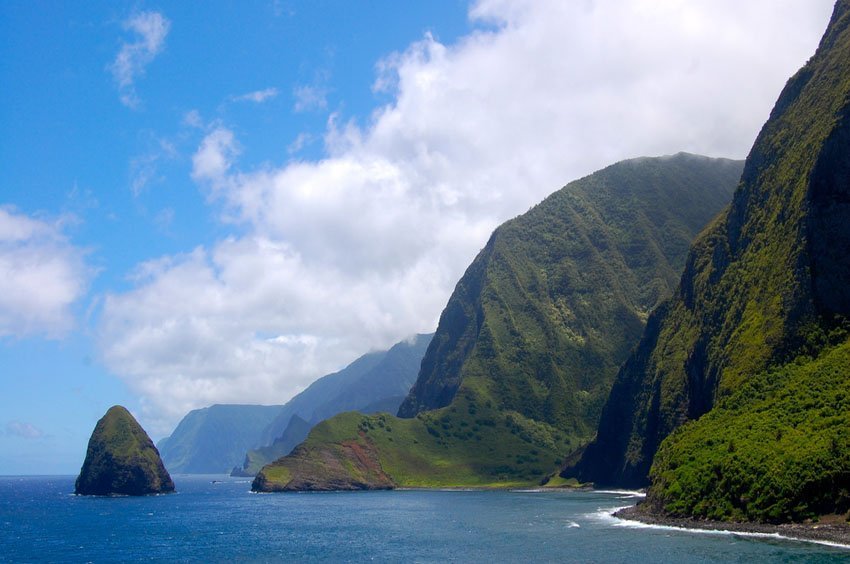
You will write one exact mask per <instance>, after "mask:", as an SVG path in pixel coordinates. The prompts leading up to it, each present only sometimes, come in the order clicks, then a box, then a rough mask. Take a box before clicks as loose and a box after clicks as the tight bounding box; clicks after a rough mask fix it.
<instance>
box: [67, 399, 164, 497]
mask: <svg viewBox="0 0 850 564" xmlns="http://www.w3.org/2000/svg"><path fill="white" fill-rule="evenodd" d="M173 491H174V483H173V482H172V481H171V476H169V475H168V471H167V470H166V469H165V466H164V465H163V464H162V460H161V459H160V457H159V452H158V451H157V450H156V447H155V446H153V442H151V439H150V437H148V434H147V433H145V430H144V429H142V427H141V426H140V425H139V423H138V422H137V421H136V419H135V418H134V417H133V416H132V415H130V412H129V411H127V410H126V409H125V408H124V407H122V406H120V405H116V406H113V407H111V408H109V411H107V412H106V415H104V416H103V417H102V418H101V419H100V420H99V421H98V422H97V425H96V426H95V428H94V431H93V432H92V435H91V438H90V439H89V446H88V450H87V451H86V459H85V462H83V467H82V469H81V470H80V475H79V477H78V478H77V482H76V485H75V487H74V493H76V494H79V495H146V494H154V493H168V492H173Z"/></svg>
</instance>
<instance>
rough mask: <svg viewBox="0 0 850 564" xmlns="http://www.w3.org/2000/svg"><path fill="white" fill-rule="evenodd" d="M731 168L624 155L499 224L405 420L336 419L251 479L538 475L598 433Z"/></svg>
mask: <svg viewBox="0 0 850 564" xmlns="http://www.w3.org/2000/svg"><path fill="white" fill-rule="evenodd" d="M740 172H741V163H740V162H736V161H730V160H725V159H709V158H706V157H699V156H695V155H688V154H683V153H682V154H678V155H675V156H671V157H662V158H642V159H634V160H630V161H624V162H621V163H618V164H615V165H612V166H610V167H608V168H606V169H604V170H602V171H599V172H597V173H594V174H593V175H590V176H588V177H585V178H583V179H581V180H578V181H575V182H572V183H570V184H569V185H567V186H566V187H564V188H563V189H561V190H559V191H558V192H556V193H554V194H553V195H551V196H550V197H548V198H547V199H546V200H544V201H543V202H542V203H540V204H538V205H537V206H535V207H534V208H532V209H531V210H530V211H529V212H527V213H526V214H524V215H522V216H520V217H518V218H516V219H513V220H511V221H508V222H507V223H505V224H504V225H502V226H500V227H499V228H498V229H497V230H496V231H495V232H494V233H493V235H492V237H491V238H490V240H489V241H488V243H487V245H486V246H485V248H484V249H483V250H482V251H481V252H480V253H479V255H478V257H476V259H475V260H474V261H473V263H472V264H471V265H470V267H469V268H468V269H467V271H466V273H465V274H464V276H463V278H462V279H461V280H460V281H459V282H458V284H457V287H456V288H455V291H454V293H453V295H452V296H451V298H450V300H449V302H448V305H447V306H446V309H445V310H444V311H443V314H442V316H441V318H440V323H439V326H438V329H437V332H436V334H435V336H434V339H433V340H432V342H431V344H430V345H429V347H428V351H427V352H426V354H425V358H424V359H423V360H422V368H421V370H420V372H419V377H418V379H417V382H416V384H415V385H414V387H413V389H412V390H411V392H410V394H409V395H408V397H407V399H406V400H405V402H404V403H403V404H402V406H401V408H400V410H399V414H400V415H401V416H403V417H404V419H396V418H393V417H390V416H387V415H379V416H373V417H363V416H358V415H350V414H349V415H345V416H338V417H336V418H333V419H331V420H329V421H327V422H325V423H323V424H321V425H319V426H317V427H316V428H314V430H313V431H312V432H311V434H310V436H309V438H308V439H307V441H306V442H305V443H304V444H303V445H301V446H300V447H298V448H297V449H296V450H295V451H293V453H292V454H291V455H290V456H288V457H285V458H283V459H281V460H278V461H277V462H275V463H274V464H273V465H271V466H268V467H266V469H264V470H263V471H262V472H261V474H260V475H259V476H258V481H257V482H255V487H257V488H258V489H327V488H329V487H330V488H334V489H341V488H342V489H348V488H358V489H359V488H361V487H370V486H372V485H374V486H376V487H378V486H380V487H385V486H386V483H385V479H384V478H387V479H389V480H390V482H391V483H392V484H393V485H397V486H467V485H474V486H490V485H519V484H530V483H539V482H540V481H541V480H543V479H545V478H546V476H547V475H549V474H550V473H551V472H552V471H553V470H554V469H555V468H556V467H557V466H558V465H559V464H560V463H561V461H562V458H563V457H564V456H565V455H566V454H567V453H569V452H571V451H573V450H575V449H577V448H579V447H580V446H582V445H583V444H584V443H585V442H587V441H588V440H589V439H590V438H591V437H592V435H593V432H594V429H595V426H596V421H597V419H598V417H599V413H600V409H601V406H602V404H603V402H604V400H605V397H606V396H607V393H608V390H609V389H610V386H611V382H612V380H613V378H614V375H615V374H616V371H617V367H618V366H619V365H620V363H621V362H622V361H623V360H624V359H625V358H626V356H627V355H628V353H629V351H630V349H631V348H632V347H633V346H634V345H635V344H636V343H637V341H638V339H639V337H640V334H641V332H642V330H643V326H644V323H645V320H646V317H647V315H648V312H649V311H651V310H652V309H653V308H654V307H655V306H656V305H657V304H658V303H659V302H660V301H661V300H663V299H664V298H666V297H667V296H669V295H670V293H671V292H672V289H673V288H674V287H675V284H676V282H677V280H678V273H679V271H680V269H681V268H682V266H683V265H684V260H685V257H686V254H687V249H688V247H689V244H690V242H691V241H692V240H693V238H694V236H695V235H696V234H697V233H698V232H699V231H700V230H701V229H702V228H703V226H704V225H705V224H706V223H707V222H708V221H709V220H710V219H711V218H712V217H713V216H714V215H715V214H716V213H717V212H719V211H720V209H721V208H722V206H723V205H724V204H725V202H727V201H728V198H729V196H730V195H731V193H732V191H733V189H734V187H735V185H736V182H737V180H738V178H739V176H740ZM376 462H377V463H378V464H379V466H378V468H380V469H382V471H383V475H382V476H380V479H379V480H377V481H375V482H371V481H370V480H369V479H367V478H369V476H377V474H374V473H372V470H374V469H375V468H376V466H375V463H376ZM283 469H286V471H283ZM274 473H276V474H277V476H278V478H279V479H277V480H276V479H273V478H272V477H271V475H272V474H274ZM284 478H285V480H286V483H280V480H282V479H284Z"/></svg>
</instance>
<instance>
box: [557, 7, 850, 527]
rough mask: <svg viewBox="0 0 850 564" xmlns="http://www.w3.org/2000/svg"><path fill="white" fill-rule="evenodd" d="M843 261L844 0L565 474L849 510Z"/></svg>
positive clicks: (734, 515)
mask: <svg viewBox="0 0 850 564" xmlns="http://www.w3.org/2000/svg"><path fill="white" fill-rule="evenodd" d="M848 275H850V1H848V0H839V1H838V2H837V3H836V5H835V10H834V13H833V16H832V19H831V21H830V23H829V27H828V29H827V31H826V33H825V35H824V37H823V39H822V40H821V43H820V45H819V47H818V50H817V52H816V54H815V55H814V56H813V57H812V58H811V59H810V60H809V61H808V63H807V64H806V65H805V66H804V67H803V68H802V69H801V70H800V71H799V72H797V73H796V74H795V75H794V76H793V77H792V78H791V79H790V80H789V81H788V83H787V84H786V86H785V88H784V89H783V91H782V93H781V95H780V96H779V99H778V101H777V103H776V106H775V107H774V109H773V111H772V112H771V115H770V118H769V119H768V121H767V123H766V124H765V125H764V127H763V129H762V130H761V132H760V133H759V136H758V138H757V139H756V142H755V144H754V146H753V149H752V151H751V153H750V155H749V156H748V158H747V161H746V165H745V167H744V172H743V175H742V178H741V185H740V187H739V188H738V190H737V191H736V192H735V195H734V198H733V201H732V204H731V206H730V207H729V208H728V209H727V210H726V211H725V212H724V214H723V215H721V216H720V217H719V218H718V219H717V220H716V221H715V222H713V224H712V225H711V226H710V228H709V229H707V230H706V232H705V233H704V234H703V235H702V236H701V237H700V238H699V239H698V240H697V241H696V242H695V243H694V245H693V247H692V249H691V252H690V254H689V256H688V260H687V264H686V267H685V271H684V274H683V276H682V280H681V283H680V285H679V288H678V290H677V292H676V294H675V296H674V297H673V298H672V299H671V300H670V301H668V302H667V303H665V304H664V305H662V306H661V307H659V308H658V310H656V312H654V313H653V315H652V317H651V319H650V322H649V324H648V326H647V329H646V331H645V333H644V335H643V337H642V339H641V342H640V345H639V346H638V348H637V349H636V351H635V353H634V354H633V355H632V356H631V357H630V358H629V359H628V360H627V361H626V363H625V364H624V366H623V368H622V369H621V370H620V372H619V374H618V376H617V379H616V382H615V384H614V387H613V389H612V391H611V395H610V397H609V399H608V402H607V404H606V406H605V408H604V410H603V415H602V418H601V421H600V426H599V431H598V436H597V439H596V440H595V442H593V443H592V444H591V445H589V446H588V447H587V449H586V450H585V452H584V455H583V456H582V458H581V460H580V461H579V462H578V463H577V464H576V465H575V466H573V467H569V468H567V469H566V470H565V472H564V473H563V476H565V477H576V478H578V479H581V480H589V481H593V482H594V483H596V484H599V485H618V486H626V487H634V486H643V485H647V484H648V483H649V476H651V477H652V483H651V486H650V489H649V495H648V499H649V503H651V504H652V505H653V506H654V507H655V508H656V509H657V510H659V511H663V512H667V513H670V514H673V515H684V516H699V517H708V518H713V519H736V520H741V519H754V520H766V521H787V520H799V519H804V518H809V517H813V516H816V515H817V514H819V513H820V512H832V511H839V512H844V511H847V509H848V502H847V494H846V491H847V490H846V488H847V486H848V484H850V482H848V476H850V462H848V458H849V457H850V450H848V448H847V447H848V442H847V436H846V429H847V427H846V419H847V409H846V403H845V399H844V398H845V394H846V392H847V389H846V388H847V386H848V384H847V379H848V378H847V376H848V374H850V362H848V360H850V359H848V355H847V347H848V343H847V341H846V339H847V334H848V333H847V328H846V323H847V321H846V320H847V317H848V315H850V284H848V282H850V276H848ZM713 408H714V409H713ZM706 414H707V415H706ZM688 421H690V422H689V423H687V424H685V423H686V422H688ZM662 441H663V442H662ZM656 452H657V453H658V455H657V456H656ZM653 460H655V465H654V466H652V470H651V472H650V467H651V465H652V463H653ZM827 498H829V500H827Z"/></svg>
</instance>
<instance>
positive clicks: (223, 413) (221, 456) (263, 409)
mask: <svg viewBox="0 0 850 564" xmlns="http://www.w3.org/2000/svg"><path fill="white" fill-rule="evenodd" d="M281 407H282V406H279V405H233V404H218V405H212V406H210V407H204V408H202V409H195V410H192V411H190V412H189V413H188V414H186V416H185V417H184V418H183V419H182V420H181V421H180V423H179V424H178V425H177V427H176V428H175V429H174V432H173V433H171V436H169V437H166V438H164V439H162V440H160V441H159V443H158V444H157V448H158V449H159V452H160V454H161V455H162V459H163V461H164V462H165V466H166V468H168V470H169V471H170V472H172V473H175V474H221V473H226V472H230V469H231V468H233V467H234V466H235V465H238V464H241V463H242V460H243V459H244V458H245V452H246V451H247V450H248V449H251V448H254V447H256V446H257V445H258V441H259V437H260V433H261V432H262V430H263V429H265V428H266V426H268V424H269V423H270V422H271V421H272V420H273V419H274V417H275V415H277V414H278V413H279V412H280V410H281Z"/></svg>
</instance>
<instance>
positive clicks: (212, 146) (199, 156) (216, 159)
mask: <svg viewBox="0 0 850 564" xmlns="http://www.w3.org/2000/svg"><path fill="white" fill-rule="evenodd" d="M238 154H239V147H238V146H237V144H236V140H235V138H234V136H233V132H232V131H230V130H229V129H227V128H225V127H221V126H219V127H216V128H215V129H214V130H213V132H212V133H210V134H209V135H207V136H206V137H204V140H203V141H202V142H201V147H200V148H199V149H198V151H197V152H196V153H195V154H194V155H193V156H192V178H194V179H195V180H219V179H221V178H222V177H223V176H224V175H225V174H226V173H227V171H228V169H230V166H231V162H232V160H233V158H234V157H236V155H238Z"/></svg>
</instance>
